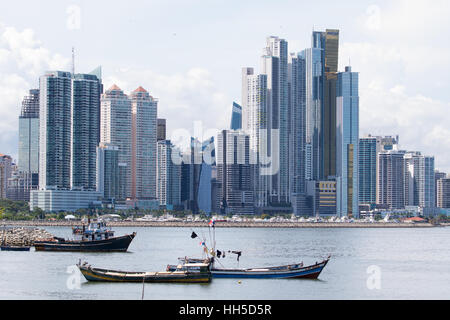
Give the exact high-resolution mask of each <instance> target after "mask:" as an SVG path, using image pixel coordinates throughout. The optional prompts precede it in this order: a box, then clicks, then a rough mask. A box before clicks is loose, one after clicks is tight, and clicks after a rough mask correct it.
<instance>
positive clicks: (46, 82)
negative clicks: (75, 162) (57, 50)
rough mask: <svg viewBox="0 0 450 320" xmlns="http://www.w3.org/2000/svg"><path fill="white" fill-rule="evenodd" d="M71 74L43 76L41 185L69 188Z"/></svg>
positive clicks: (48, 74) (60, 72)
mask: <svg viewBox="0 0 450 320" xmlns="http://www.w3.org/2000/svg"><path fill="white" fill-rule="evenodd" d="M71 111H72V74H71V73H70V72H62V71H55V72H49V73H47V74H46V75H44V76H42V77H41V78H40V110H39V115H40V116H39V118H40V130H39V133H40V137H39V146H40V147H39V188H40V189H47V188H53V189H63V190H70V187H71V184H70V177H71V150H72V143H71V133H72V116H71Z"/></svg>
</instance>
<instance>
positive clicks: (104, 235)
mask: <svg viewBox="0 0 450 320" xmlns="http://www.w3.org/2000/svg"><path fill="white" fill-rule="evenodd" d="M113 237H114V231H112V230H111V229H108V227H107V226H106V223H105V222H103V221H97V222H91V223H89V225H88V227H87V228H84V226H83V231H82V232H81V240H82V241H98V240H107V239H110V238H113Z"/></svg>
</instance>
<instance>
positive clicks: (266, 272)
mask: <svg viewBox="0 0 450 320" xmlns="http://www.w3.org/2000/svg"><path fill="white" fill-rule="evenodd" d="M179 260H180V263H183V262H184V263H187V264H190V263H208V261H209V265H210V271H211V275H212V277H213V278H237V279H245V278H247V279H318V278H319V275H320V274H321V273H322V271H323V269H324V268H325V266H326V265H327V264H328V262H329V261H330V257H328V258H327V259H325V260H323V261H322V262H316V263H315V264H313V265H310V266H304V265H303V263H298V264H291V265H285V266H277V267H262V268H250V269H239V268H238V269H226V268H216V267H215V263H214V262H215V258H214V257H212V258H209V259H207V260H204V259H190V258H180V259H179ZM176 267H177V266H174V265H169V266H168V267H167V270H168V271H172V270H174V269H175V268H176Z"/></svg>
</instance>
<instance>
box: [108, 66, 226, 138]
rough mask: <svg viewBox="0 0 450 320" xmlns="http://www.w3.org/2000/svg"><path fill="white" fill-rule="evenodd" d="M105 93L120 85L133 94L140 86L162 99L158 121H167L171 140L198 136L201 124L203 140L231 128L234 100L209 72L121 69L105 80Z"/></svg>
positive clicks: (197, 69) (201, 69)
mask: <svg viewBox="0 0 450 320" xmlns="http://www.w3.org/2000/svg"><path fill="white" fill-rule="evenodd" d="M103 82H104V84H105V89H107V88H109V87H110V86H112V85H113V84H116V85H118V86H119V87H120V88H121V89H122V90H123V91H125V93H127V94H129V93H130V92H131V91H133V90H134V89H136V88H137V87H138V86H142V87H144V88H145V89H146V90H147V91H148V92H149V93H150V95H152V96H153V97H154V98H157V99H159V104H158V117H160V118H165V119H167V127H168V138H169V139H170V138H171V135H172V132H174V131H175V130H180V129H184V130H186V131H188V132H189V133H190V134H191V135H193V136H194V135H195V133H194V126H195V123H196V122H199V121H201V123H202V130H203V137H202V138H203V139H205V140H206V139H207V138H209V137H210V136H211V135H212V134H217V131H218V130H220V129H224V128H228V127H229V119H230V117H231V105H232V100H231V99H230V98H229V97H228V96H227V94H225V93H224V92H222V91H221V90H220V89H219V88H218V87H217V86H216V84H215V83H214V81H213V80H212V76H211V74H210V73H209V71H208V70H206V69H203V68H191V69H189V70H188V71H187V72H186V73H178V74H172V75H162V74H157V73H155V72H153V71H151V70H142V69H139V70H138V69H130V68H124V69H117V70H114V71H113V72H112V73H111V74H110V75H107V76H105V77H104V79H103Z"/></svg>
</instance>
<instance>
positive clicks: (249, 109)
mask: <svg viewBox="0 0 450 320" xmlns="http://www.w3.org/2000/svg"><path fill="white" fill-rule="evenodd" d="M242 100H243V102H242V104H243V108H242V119H243V121H242V124H243V131H244V132H245V133H246V134H248V135H249V137H250V157H251V162H252V164H254V166H253V167H252V170H253V173H252V175H253V177H254V179H253V186H254V190H255V206H256V207H258V208H261V207H265V206H267V205H268V202H269V199H268V194H270V186H271V182H272V174H268V172H266V171H267V167H269V166H270V165H271V160H270V158H269V157H268V146H269V145H268V144H269V142H268V141H269V140H268V139H270V137H269V136H268V133H269V131H268V120H269V119H268V112H267V76H266V75H264V74H258V75H255V74H253V69H251V68H244V70H243V92H242Z"/></svg>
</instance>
